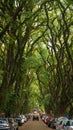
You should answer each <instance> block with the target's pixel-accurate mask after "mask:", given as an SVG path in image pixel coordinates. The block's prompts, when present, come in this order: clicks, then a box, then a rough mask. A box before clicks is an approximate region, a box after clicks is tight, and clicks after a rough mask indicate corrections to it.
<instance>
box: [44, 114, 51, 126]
mask: <svg viewBox="0 0 73 130" xmlns="http://www.w3.org/2000/svg"><path fill="white" fill-rule="evenodd" d="M51 118H52V116H48V117H46V119H45V123H46V124H48V123H49V121H50V119H51Z"/></svg>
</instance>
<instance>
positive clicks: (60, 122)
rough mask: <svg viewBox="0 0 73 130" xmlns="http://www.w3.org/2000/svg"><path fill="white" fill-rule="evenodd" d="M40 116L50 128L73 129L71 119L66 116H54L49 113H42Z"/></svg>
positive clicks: (58, 129) (59, 129)
mask: <svg viewBox="0 0 73 130" xmlns="http://www.w3.org/2000/svg"><path fill="white" fill-rule="evenodd" d="M41 118H42V120H43V121H44V123H45V124H47V126H48V127H50V128H52V129H56V130H73V119H68V118H67V117H59V118H55V117H52V116H50V115H42V116H41Z"/></svg>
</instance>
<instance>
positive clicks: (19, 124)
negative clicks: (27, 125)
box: [14, 117, 24, 126]
mask: <svg viewBox="0 0 73 130" xmlns="http://www.w3.org/2000/svg"><path fill="white" fill-rule="evenodd" d="M14 120H15V121H16V122H17V123H18V126H22V125H23V124H24V121H23V119H22V118H20V117H15V118H14Z"/></svg>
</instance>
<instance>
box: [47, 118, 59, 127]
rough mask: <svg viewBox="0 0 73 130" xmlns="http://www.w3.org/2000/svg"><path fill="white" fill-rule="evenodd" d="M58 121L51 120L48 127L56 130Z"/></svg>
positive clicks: (55, 119)
mask: <svg viewBox="0 0 73 130" xmlns="http://www.w3.org/2000/svg"><path fill="white" fill-rule="evenodd" d="M56 121H57V118H51V119H50V121H49V123H48V127H51V128H54V129H55V128H56V127H55V123H56Z"/></svg>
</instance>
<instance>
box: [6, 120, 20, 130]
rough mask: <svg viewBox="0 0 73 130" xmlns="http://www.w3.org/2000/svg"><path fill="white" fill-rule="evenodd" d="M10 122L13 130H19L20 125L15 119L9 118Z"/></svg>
mask: <svg viewBox="0 0 73 130" xmlns="http://www.w3.org/2000/svg"><path fill="white" fill-rule="evenodd" d="M8 122H9V124H10V126H11V128H12V130H18V123H17V122H16V121H15V120H14V118H8Z"/></svg>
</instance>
